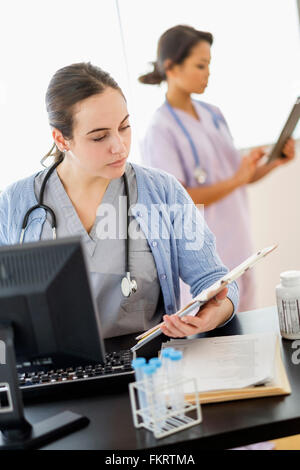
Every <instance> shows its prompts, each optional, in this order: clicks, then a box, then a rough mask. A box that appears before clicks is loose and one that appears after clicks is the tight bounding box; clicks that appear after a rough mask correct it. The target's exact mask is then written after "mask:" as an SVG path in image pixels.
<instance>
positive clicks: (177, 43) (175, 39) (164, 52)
mask: <svg viewBox="0 0 300 470" xmlns="http://www.w3.org/2000/svg"><path fill="white" fill-rule="evenodd" d="M200 41H206V42H208V43H209V44H210V45H212V43H213V36H212V34H211V33H206V32H204V31H198V30H197V29H195V28H193V27H192V26H186V25H178V26H174V27H173V28H170V29H168V30H167V31H165V32H164V33H163V34H162V35H161V37H160V39H159V41H158V46H157V59H156V62H152V65H153V71H152V72H150V73H146V74H145V75H141V76H140V77H139V81H140V82H141V83H144V84H147V85H159V84H160V83H161V82H162V81H164V80H166V78H167V77H166V72H165V67H164V62H165V60H166V59H171V61H172V64H181V63H182V62H183V61H184V59H186V58H187V57H188V56H189V55H190V52H191V49H192V48H193V47H194V46H195V45H196V44H198V43H199V42H200Z"/></svg>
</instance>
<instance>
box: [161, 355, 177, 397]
mask: <svg viewBox="0 0 300 470" xmlns="http://www.w3.org/2000/svg"><path fill="white" fill-rule="evenodd" d="M172 351H174V348H164V349H163V350H162V352H161V362H162V367H161V369H162V370H161V374H162V385H163V386H164V390H165V400H164V401H165V402H166V400H167V397H166V395H168V396H169V395H170V388H169V387H168V385H169V381H170V377H169V376H170V371H169V368H170V364H169V363H170V357H169V356H170V353H171V352H172Z"/></svg>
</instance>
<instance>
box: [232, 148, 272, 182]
mask: <svg viewBox="0 0 300 470" xmlns="http://www.w3.org/2000/svg"><path fill="white" fill-rule="evenodd" d="M264 155H265V150H264V149H263V148H262V147H258V148H256V149H254V150H251V152H250V153H249V154H248V155H246V156H245V157H243V158H242V161H241V164H240V166H239V168H238V170H237V172H236V173H235V175H234V176H233V178H234V180H235V181H236V183H237V186H243V185H244V184H248V183H250V182H251V181H252V179H253V177H254V175H255V172H256V169H257V165H258V162H259V160H260V159H261V158H262V157H263V156H264Z"/></svg>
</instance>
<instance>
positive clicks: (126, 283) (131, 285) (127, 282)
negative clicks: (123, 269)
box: [121, 272, 137, 297]
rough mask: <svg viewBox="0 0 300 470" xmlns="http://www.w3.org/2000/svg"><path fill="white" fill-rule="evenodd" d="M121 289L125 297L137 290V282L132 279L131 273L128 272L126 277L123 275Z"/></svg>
mask: <svg viewBox="0 0 300 470" xmlns="http://www.w3.org/2000/svg"><path fill="white" fill-rule="evenodd" d="M121 290H122V294H123V295H124V297H130V295H131V294H134V293H135V292H136V291H137V283H136V281H135V280H134V279H133V280H131V279H130V273H129V272H127V273H126V277H123V279H122V282H121Z"/></svg>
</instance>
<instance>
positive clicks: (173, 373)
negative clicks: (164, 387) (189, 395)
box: [169, 350, 184, 417]
mask: <svg viewBox="0 0 300 470" xmlns="http://www.w3.org/2000/svg"><path fill="white" fill-rule="evenodd" d="M182 357H183V354H182V351H178V350H174V351H171V352H170V354H169V361H170V362H169V380H170V382H169V383H170V385H171V383H173V386H172V389H171V390H172V391H171V396H170V400H171V403H170V404H171V407H172V409H173V410H174V411H176V413H177V415H178V416H179V417H182V416H183V414H184V387H183V383H182V382H180V381H181V380H182V379H183V361H182Z"/></svg>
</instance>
